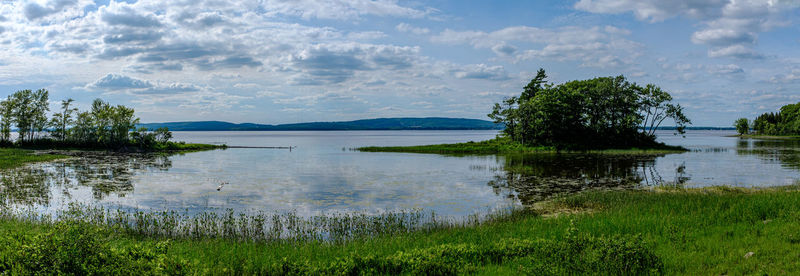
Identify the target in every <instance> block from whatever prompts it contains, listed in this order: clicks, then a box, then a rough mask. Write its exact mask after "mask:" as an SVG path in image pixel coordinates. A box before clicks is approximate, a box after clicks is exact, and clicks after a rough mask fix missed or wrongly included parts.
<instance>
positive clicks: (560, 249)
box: [0, 185, 800, 275]
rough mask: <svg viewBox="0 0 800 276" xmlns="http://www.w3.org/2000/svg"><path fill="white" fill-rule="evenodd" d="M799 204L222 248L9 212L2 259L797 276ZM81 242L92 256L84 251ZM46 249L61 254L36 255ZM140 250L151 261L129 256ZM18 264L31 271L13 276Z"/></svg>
mask: <svg viewBox="0 0 800 276" xmlns="http://www.w3.org/2000/svg"><path fill="white" fill-rule="evenodd" d="M798 200H800V192H798V186H796V185H792V186H782V187H772V188H749V189H748V188H733V187H725V186H722V187H708V188H693V189H677V190H675V189H667V190H659V189H655V190H628V191H618V190H604V191H587V192H582V193H578V194H572V195H566V196H562V197H558V198H555V199H553V200H549V201H545V202H542V203H541V204H539V205H538V206H537V207H536V208H532V209H520V210H517V211H513V212H510V213H507V214H505V215H499V216H496V217H495V218H494V219H491V220H489V221H486V222H481V223H478V224H475V225H463V226H459V225H450V226H444V227H434V228H428V229H422V230H418V231H410V232H405V231H401V232H398V233H391V234H379V235H376V236H367V237H364V238H356V239H353V240H347V241H331V242H324V241H315V240H302V239H289V240H284V239H277V240H270V241H260V242H256V241H251V240H248V239H240V238H225V237H224V235H223V234H222V233H224V231H228V230H224V229H227V228H226V227H228V226H225V225H228V224H224V225H218V226H217V227H220V230H219V231H222V232H220V235H221V236H218V237H216V238H215V237H206V238H174V239H168V238H159V237H157V236H155V237H153V236H148V235H146V234H144V235H142V234H137V233H136V232H135V231H134V232H126V231H123V230H120V228H115V227H106V226H103V225H102V224H93V223H88V222H79V221H73V222H69V221H66V222H56V223H36V222H32V221H31V220H24V219H14V218H12V217H10V216H8V215H7V213H3V212H0V233H1V235H0V255H3V256H6V257H5V258H0V273H1V272H3V271H4V269H6V271H9V272H12V271H17V272H25V271H27V272H31V271H36V270H35V269H36V267H35V266H31V267H28V266H25V265H26V264H37V263H42V262H43V260H44V263H47V262H46V261H47V260H50V259H47V258H48V256H51V255H53V256H60V258H75V259H74V260H73V259H70V261H76V262H79V263H80V262H86V263H89V262H92V261H94V260H96V258H87V257H90V256H91V257H97V256H104V257H107V258H112V257H113V258H118V259H114V262H110V263H114V264H118V265H123V266H124V265H125V264H128V263H134V264H138V266H136V267H135V269H141V270H135V271H162V272H169V273H174V274H205V273H207V272H209V271H227V272H229V273H232V274H299V275H313V274H342V273H345V274H347V273H355V274H358V273H359V272H363V273H379V274H380V273H388V274H402V273H406V274H408V273H411V274H420V273H421V274H431V273H437V272H438V273H440V274H441V273H447V274H450V273H453V274H464V273H475V274H520V273H523V274H542V273H545V274H548V273H549V274H574V273H589V274H619V273H631V271H636V272H637V273H641V274H651V273H655V274H662V273H663V274H698V273H699V274H709V273H710V274H750V273H757V272H759V273H760V272H763V273H769V274H773V273H779V272H780V273H787V272H788V271H795V272H796V271H800V262H798V261H797V259H796V252H798V250H800V236H796V234H797V233H796V230H797V227H796V223H795V221H796V217H797V215H800V206H798V205H797V204H796V202H797V201H798ZM3 214H6V215H3ZM84 216H87V217H90V216H91V213H85V214H84ZM145 217H146V216H145ZM236 217H237V216H236V215H233V218H236ZM387 218H391V216H388V217H387ZM87 219H90V218H87ZM220 219H224V218H220ZM330 221H332V220H330ZM296 222H297V223H301V224H304V223H308V222H306V221H304V220H302V219H301V220H298V221H296ZM342 222H344V221H342ZM235 225H236V224H231V226H235ZM151 227H156V228H154V229H161V228H160V227H167V228H166V229H167V230H168V229H169V227H170V226H169V225H151ZM233 229H235V228H233ZM230 231H236V230H230ZM76 239H80V240H76ZM76 241H77V242H83V243H86V244H93V245H94V246H92V247H91V248H82V247H79V248H77V249H76V248H75V244H80V243H74V242H76ZM47 245H50V246H53V247H52V248H50V247H46V246H47ZM42 246H45V248H43V249H42V250H45V249H46V250H56V251H54V253H53V254H41V255H37V254H28V253H36V252H29V251H30V250H36V249H37V248H42ZM70 250H75V251H70ZM81 250H84V251H81ZM103 250H105V251H103ZM142 250H144V252H150V253H148V254H149V255H148V254H145V255H141V254H134V253H130V252H141V251H142ZM61 252H72V253H70V254H71V255H61V254H62V253H61ZM120 252H122V253H126V254H119V253H120ZM96 254H103V255H96ZM137 256H139V257H137ZM141 256H152V257H141ZM131 258H134V259H131ZM136 258H139V259H136ZM142 258H144V259H142ZM60 260H63V259H60ZM14 264H23V265H19V266H16V267H17V269H19V270H12V269H11V268H12V267H14V266H15V265H14ZM57 264H58V263H56V265H57ZM85 267H92V266H91V263H89V265H87V266H85ZM95 267H96V268H98V267H97V266H95ZM100 267H102V266H100ZM58 268H59V267H57V266H56V267H54V268H51V269H58ZM31 269H32V270H31ZM126 269H129V268H127V267H126ZM204 271H205V272H204ZM790 274H791V273H790Z"/></svg>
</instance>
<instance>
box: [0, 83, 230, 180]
mask: <svg viewBox="0 0 800 276" xmlns="http://www.w3.org/2000/svg"><path fill="white" fill-rule="evenodd" d="M49 94H50V93H49V91H47V90H46V89H38V90H36V91H32V90H20V91H17V92H15V93H14V94H11V95H9V96H8V98H6V99H5V100H3V101H0V147H2V148H1V149H0V150H2V151H3V153H4V154H3V155H1V157H0V167H2V168H8V167H14V166H18V165H19V164H23V163H28V162H38V161H48V160H53V159H58V158H63V157H64V154H69V151H71V150H106V151H113V152H138V153H142V152H184V151H198V150H210V149H218V148H225V147H226V146H225V145H209V144H191V143H184V142H173V141H170V140H171V139H172V133H171V132H170V131H169V129H167V128H158V129H155V130H150V129H147V128H143V127H141V128H136V126H137V124H139V118H137V117H136V116H135V114H134V110H133V108H130V107H126V106H123V105H112V104H110V103H108V102H105V101H103V100H101V99H96V100H94V101H93V102H92V104H91V109H90V110H88V111H79V110H78V109H77V108H75V107H74V105H73V103H74V100H72V99H66V100H63V101H61V109H60V110H59V111H58V112H56V113H54V114H53V115H52V117H51V118H50V119H48V118H47V112H48V111H50V108H49V101H48V99H49ZM14 127H15V128H16V131H17V133H18V137H16V141H14V140H13V139H12V136H11V133H12V128H14ZM30 150H58V152H57V154H36V153H34V152H32V151H30Z"/></svg>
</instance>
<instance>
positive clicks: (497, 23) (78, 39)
mask: <svg viewBox="0 0 800 276" xmlns="http://www.w3.org/2000/svg"><path fill="white" fill-rule="evenodd" d="M798 21H800V0H783V1H782V0H761V1H738V0H671V1H661V0H617V1H613V0H578V1H546V0H544V1H464V0H462V1H444V0H433V1H394V0H351V1H345V0H333V1H322V0H261V1H222V0H207V1H203V0H192V1H185V0H175V1H151V0H140V1H135V0H128V1H114V0H111V1H90V0H50V1H9V0H0V97H5V96H7V95H9V94H12V93H13V92H15V91H17V90H21V89H39V88H45V89H48V90H49V91H50V100H51V108H52V109H53V111H55V109H57V108H58V106H59V102H60V101H61V100H63V99H67V98H73V99H75V100H76V102H77V103H78V107H79V108H81V109H86V108H88V106H89V104H90V103H91V101H92V100H93V99H95V98H102V99H104V100H106V101H109V102H111V103H112V104H123V105H126V106H130V107H133V108H135V110H136V113H137V115H138V116H139V117H141V120H142V122H166V121H199V120H221V121H230V122H251V123H265V124H279V123H296V122H309V121H343V120H354V119H365V118H380V117H429V116H435V117H458V118H476V119H487V117H486V114H487V113H489V112H490V111H491V106H492V105H493V103H495V102H499V101H501V100H502V99H503V98H504V97H509V96H513V95H518V94H519V93H520V92H521V91H522V87H523V86H525V84H527V83H528V82H529V81H530V79H531V78H533V77H534V76H535V72H536V70H537V69H539V68H544V69H545V70H546V71H547V74H548V75H549V81H550V82H554V83H563V82H566V81H570V80H576V79H588V78H593V77H601V76H616V75H625V76H626V77H627V78H628V79H629V80H630V81H633V82H636V83H639V84H648V83H653V84H656V85H658V86H660V87H661V88H663V89H665V90H666V91H668V92H670V93H671V94H672V95H673V97H674V101H675V102H677V103H680V104H681V105H682V106H684V107H685V111H686V114H687V115H688V116H689V118H690V119H692V121H693V123H694V125H695V126H731V125H732V122H733V121H734V120H735V119H736V118H739V117H748V118H751V119H752V118H754V117H755V116H757V115H758V114H761V113H763V112H771V111H777V110H778V108H780V106H782V105H785V104H789V103H796V102H798V101H800V25H798Z"/></svg>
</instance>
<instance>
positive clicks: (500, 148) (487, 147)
mask: <svg viewBox="0 0 800 276" xmlns="http://www.w3.org/2000/svg"><path fill="white" fill-rule="evenodd" d="M356 150H358V151H365V152H408V153H436V154H517V153H555V152H582V153H600V154H663V153H675V152H684V151H687V149H686V148H683V147H679V146H670V145H665V144H663V143H652V144H650V145H649V146H645V147H643V148H635V147H633V148H626V149H597V150H588V149H582V150H581V149H572V150H562V149H559V148H556V147H551V146H527V145H524V144H522V143H518V142H514V141H512V140H511V139H509V138H508V137H498V138H495V139H491V140H487V141H480V142H466V143H456V144H439V145H424V146H405V147H402V146H397V147H360V148H356Z"/></svg>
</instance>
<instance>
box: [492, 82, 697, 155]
mask: <svg viewBox="0 0 800 276" xmlns="http://www.w3.org/2000/svg"><path fill="white" fill-rule="evenodd" d="M546 77H547V74H546V73H545V72H544V70H542V69H540V70H539V71H538V72H537V74H536V77H534V78H533V80H531V82H530V83H528V85H527V86H525V87H524V89H523V92H522V93H521V95H520V96H519V97H510V98H507V99H505V100H503V102H502V104H501V103H496V104H495V105H494V108H493V109H492V113H490V114H489V115H488V116H489V118H491V119H493V120H494V122H496V123H503V124H505V126H506V128H505V130H504V133H503V135H504V136H506V137H508V138H510V139H511V140H513V141H516V142H519V143H522V144H526V145H545V146H555V147H557V148H568V147H572V148H590V147H591V148H602V147H631V146H646V145H647V144H653V143H655V130H656V129H657V128H658V127H659V126H660V125H661V124H662V123H663V122H664V120H667V119H670V120H671V121H672V122H674V123H675V125H676V127H677V131H678V132H679V133H684V129H685V126H686V125H687V124H690V123H691V121H690V120H689V119H688V118H687V117H686V116H685V115H684V113H683V108H682V107H681V106H680V105H679V104H674V103H672V97H671V96H670V95H669V93H667V92H666V91H663V90H661V88H659V87H657V86H655V85H652V84H650V85H647V86H645V87H641V86H639V85H637V84H636V83H632V82H629V81H627V80H626V79H625V77H624V76H616V77H600V78H594V79H588V80H576V81H570V82H566V83H563V84H559V85H553V84H547V83H546Z"/></svg>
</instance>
